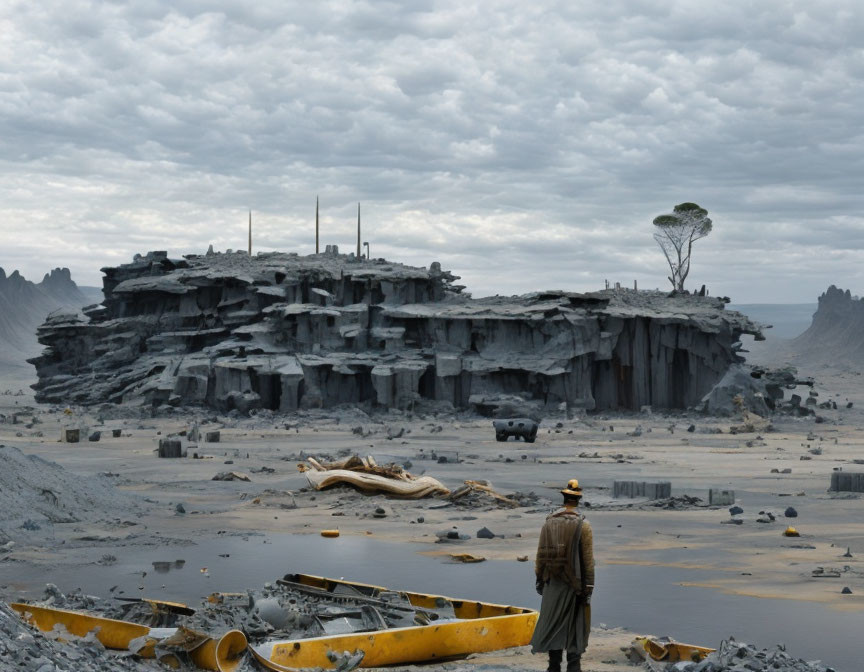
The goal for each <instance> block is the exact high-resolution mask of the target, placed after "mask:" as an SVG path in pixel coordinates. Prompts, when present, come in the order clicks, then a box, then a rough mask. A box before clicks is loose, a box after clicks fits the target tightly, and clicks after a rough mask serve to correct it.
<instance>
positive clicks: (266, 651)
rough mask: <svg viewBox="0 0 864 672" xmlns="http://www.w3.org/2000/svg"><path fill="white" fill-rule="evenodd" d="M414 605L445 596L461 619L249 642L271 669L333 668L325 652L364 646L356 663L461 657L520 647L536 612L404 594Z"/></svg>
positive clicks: (329, 584)
mask: <svg viewBox="0 0 864 672" xmlns="http://www.w3.org/2000/svg"><path fill="white" fill-rule="evenodd" d="M292 581H295V582H297V583H303V584H305V585H308V586H312V587H316V588H324V589H327V590H332V589H333V587H335V586H336V585H337V584H343V585H348V586H352V587H354V588H358V589H360V590H361V591H362V590H363V589H366V590H369V589H376V588H377V589H379V590H386V589H385V588H381V587H380V586H371V585H369V584H363V583H352V582H349V581H336V580H334V579H326V578H323V577H318V576H311V575H307V574H299V575H295V576H293V577H292ZM405 594H406V595H407V596H408V599H409V600H410V602H411V604H412V605H414V606H415V607H425V608H434V607H435V606H436V601H437V600H440V599H442V598H443V599H445V600H447V601H448V602H450V603H452V604H453V608H454V611H455V614H456V617H457V618H458V619H460V620H458V621H450V622H446V623H441V624H435V623H433V624H431V625H418V626H414V627H408V628H394V629H391V630H378V631H375V632H363V633H354V634H349V635H337V636H327V637H314V638H310V639H298V640H287V641H281V642H268V643H267V644H265V645H263V646H258V647H250V648H251V650H252V655H253V656H254V657H255V659H256V660H257V661H258V662H259V663H261V664H262V665H264V666H265V667H266V668H268V669H270V670H276V671H277V672H283V671H285V670H292V669H296V668H308V667H319V668H323V669H329V668H333V667H334V664H333V663H332V662H331V661H330V659H329V658H328V657H327V653H328V652H329V651H335V652H336V653H342V652H343V651H349V652H352V653H353V652H354V651H357V650H360V651H363V652H364V656H363V661H362V663H361V664H360V667H382V666H385V665H396V664H407V663H420V662H427V661H433V660H441V659H445V658H456V657H461V656H466V655H468V654H470V653H482V652H486V651H497V650H499V649H508V648H512V647H516V646H525V645H526V644H528V643H529V642H530V641H531V635H532V634H533V633H534V626H535V625H536V623H537V612H536V611H534V610H532V609H523V608H520V607H510V606H504V605H499V604H489V603H486V602H476V601H470V600H454V599H452V598H446V597H443V596H440V595H427V594H425V593H405Z"/></svg>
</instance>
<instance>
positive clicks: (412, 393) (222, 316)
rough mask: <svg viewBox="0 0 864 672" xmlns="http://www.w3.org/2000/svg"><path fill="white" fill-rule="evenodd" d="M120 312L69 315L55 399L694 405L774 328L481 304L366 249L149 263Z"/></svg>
mask: <svg viewBox="0 0 864 672" xmlns="http://www.w3.org/2000/svg"><path fill="white" fill-rule="evenodd" d="M103 273H104V275H105V277H104V295H105V298H104V301H103V303H102V305H100V306H96V307H92V308H90V309H88V310H85V311H82V312H67V313H64V314H55V315H53V316H52V317H51V318H50V319H49V320H48V321H47V322H46V323H45V324H44V325H42V327H40V329H39V340H40V342H41V343H43V344H44V345H45V346H47V347H46V349H45V351H44V353H43V354H42V355H41V356H40V357H37V358H35V359H33V360H31V361H32V362H33V363H34V364H35V366H36V368H37V372H38V375H39V383H38V384H37V385H36V386H34V387H35V389H36V390H37V399H38V400H40V401H50V402H62V403H71V402H78V403H98V402H105V401H111V402H124V403H138V404H153V405H159V404H173V405H184V406H185V405H203V406H210V407H215V408H218V409H220V410H223V411H230V410H232V409H238V410H240V411H241V412H247V411H249V410H251V409H254V408H269V409H274V410H282V411H290V410H294V409H297V408H310V407H327V406H334V405H338V404H346V403H350V404H365V405H369V406H371V407H383V408H393V407H395V408H407V407H411V406H412V405H413V404H414V403H416V402H418V401H421V400H438V401H442V402H449V403H451V404H452V405H453V406H455V407H457V408H474V409H475V410H478V411H480V412H488V411H490V410H491V409H492V408H494V407H495V406H496V405H497V404H499V403H501V402H502V400H507V399H512V398H513V397H521V398H523V399H529V400H533V401H536V402H538V403H541V404H544V405H554V406H560V405H562V404H564V405H566V406H568V407H570V408H586V409H617V408H624V409H639V408H640V407H641V406H643V405H649V404H650V405H652V406H654V407H658V408H685V407H689V406H692V405H694V404H696V403H697V402H698V401H699V400H700V399H701V398H702V397H703V396H704V395H705V394H706V393H707V392H708V391H709V390H711V388H712V387H713V385H714V384H715V383H716V382H717V381H718V380H720V378H722V376H723V375H724V374H725V373H726V371H727V369H728V368H729V366H730V364H732V363H734V362H738V361H740V357H738V356H737V355H736V350H737V347H738V339H739V337H740V335H741V334H742V333H750V334H758V327H757V325H755V324H754V323H752V322H750V321H749V320H748V319H747V318H746V317H745V316H743V315H741V314H740V313H736V312H732V311H727V310H725V309H724V303H723V301H722V300H720V299H715V298H709V297H698V296H674V297H669V296H667V295H665V294H663V293H660V292H633V291H621V290H619V291H614V290H607V291H602V292H596V293H590V294H575V293H570V292H562V291H552V292H538V293H534V294H528V295H524V296H517V297H493V298H486V299H472V298H471V297H470V296H468V295H466V294H463V293H462V291H461V290H462V287H461V286H459V285H455V284H454V282H455V281H456V280H457V279H458V278H456V277H454V276H453V275H451V274H450V273H449V272H446V271H442V270H441V268H440V265H439V264H437V263H433V264H432V265H431V266H430V268H429V269H425V268H414V267H409V266H404V265H402V264H396V263H391V262H386V261H384V260H362V259H361V260H358V259H356V258H355V257H354V255H340V254H338V251H336V250H330V251H329V252H328V253H326V254H320V255H310V256H298V255H296V254H285V253H270V254H259V255H258V256H255V257H251V258H250V257H249V256H247V255H246V254H245V253H228V254H208V255H206V256H194V255H190V256H187V257H186V258H184V259H170V258H168V256H167V254H165V253H164V252H151V253H149V254H147V255H146V256H143V257H141V256H136V259H135V260H134V261H133V263H131V264H125V265H122V266H118V267H116V268H105V269H103Z"/></svg>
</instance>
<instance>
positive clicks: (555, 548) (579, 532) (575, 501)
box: [531, 478, 594, 672]
mask: <svg viewBox="0 0 864 672" xmlns="http://www.w3.org/2000/svg"><path fill="white" fill-rule="evenodd" d="M561 494H562V495H564V507H563V508H561V509H559V510H558V511H556V512H555V513H553V514H551V515H550V516H548V517H547V518H546V522H545V523H544V525H543V529H542V530H540V542H539V544H538V545H537V561H536V563H535V565H534V571H535V574H536V577H537V584H536V585H537V592H538V593H540V594H541V595H542V596H543V600H542V602H541V604H540V616H539V618H538V619H537V627H536V628H535V629H534V636H533V637H532V638H531V650H532V652H534V653H545V652H547V651H548V652H549V667H548V668H547V672H561V660H562V658H563V655H564V650H565V649H566V650H567V672H582V654H583V653H584V651H585V648H586V647H587V646H588V635H589V634H590V632H591V610H590V607H589V605H590V604H591V593H592V592H593V591H594V543H593V542H594V537H593V533H592V531H591V524H590V523H589V522H588V521H587V520H585V516H584V515H582V514H580V513H579V512H578V511H577V510H576V507H577V506H578V505H579V502H580V501H581V499H582V490H581V488H580V487H579V481H578V480H576V479H575V478H573V479H571V480H570V481H569V482H568V483H567V487H566V488H564V489H563V490H562V491H561Z"/></svg>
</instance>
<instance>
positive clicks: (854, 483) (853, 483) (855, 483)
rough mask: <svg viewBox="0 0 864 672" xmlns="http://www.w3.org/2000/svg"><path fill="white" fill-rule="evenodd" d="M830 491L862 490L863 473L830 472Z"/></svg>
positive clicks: (863, 490) (863, 489)
mask: <svg viewBox="0 0 864 672" xmlns="http://www.w3.org/2000/svg"><path fill="white" fill-rule="evenodd" d="M831 491H832V492H864V474H861V473H852V472H848V471H835V472H834V473H833V474H831Z"/></svg>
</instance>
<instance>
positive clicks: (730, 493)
mask: <svg viewBox="0 0 864 672" xmlns="http://www.w3.org/2000/svg"><path fill="white" fill-rule="evenodd" d="M734 503H735V491H734V490H721V489H719V488H711V489H710V490H708V504H710V505H711V506H732V505H733V504H734Z"/></svg>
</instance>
